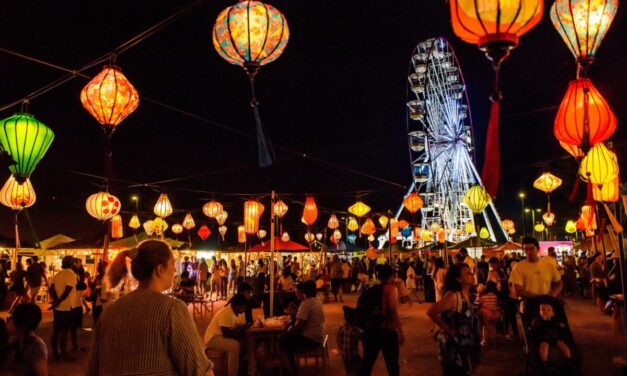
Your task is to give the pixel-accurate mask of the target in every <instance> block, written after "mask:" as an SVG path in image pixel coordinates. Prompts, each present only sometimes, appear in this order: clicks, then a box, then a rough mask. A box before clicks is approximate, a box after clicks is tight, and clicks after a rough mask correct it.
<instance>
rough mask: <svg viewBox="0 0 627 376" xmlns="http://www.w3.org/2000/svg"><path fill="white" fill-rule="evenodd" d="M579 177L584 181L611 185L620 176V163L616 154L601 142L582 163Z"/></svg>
mask: <svg viewBox="0 0 627 376" xmlns="http://www.w3.org/2000/svg"><path fill="white" fill-rule="evenodd" d="M579 175H580V176H581V178H582V179H583V180H584V181H588V179H589V180H590V182H592V184H596V185H603V184H605V183H610V182H612V180H614V179H615V178H616V177H617V176H618V162H617V159H616V154H614V153H613V152H611V151H609V150H608V149H607V147H605V145H604V144H603V143H602V142H600V143H598V144H596V145H594V146H593V147H592V148H591V149H590V151H589V152H588V154H586V156H585V157H584V158H583V160H582V161H581V165H580V166H579Z"/></svg>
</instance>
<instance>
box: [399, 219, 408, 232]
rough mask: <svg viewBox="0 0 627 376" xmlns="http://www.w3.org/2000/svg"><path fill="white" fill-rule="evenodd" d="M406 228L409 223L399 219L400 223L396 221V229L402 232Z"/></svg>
mask: <svg viewBox="0 0 627 376" xmlns="http://www.w3.org/2000/svg"><path fill="white" fill-rule="evenodd" d="M407 227H409V222H407V221H406V220H404V219H401V220H400V221H398V228H399V229H401V230H402V229H404V228H407Z"/></svg>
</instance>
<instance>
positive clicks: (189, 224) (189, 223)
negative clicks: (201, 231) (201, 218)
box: [183, 213, 196, 230]
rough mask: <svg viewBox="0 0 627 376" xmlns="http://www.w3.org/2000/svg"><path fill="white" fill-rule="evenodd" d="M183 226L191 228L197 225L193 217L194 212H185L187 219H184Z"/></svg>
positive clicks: (187, 228)
mask: <svg viewBox="0 0 627 376" xmlns="http://www.w3.org/2000/svg"><path fill="white" fill-rule="evenodd" d="M183 227H185V229H186V230H191V229H193V228H194V227H196V222H194V217H192V213H187V214H185V219H183Z"/></svg>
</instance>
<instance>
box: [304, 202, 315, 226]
mask: <svg viewBox="0 0 627 376" xmlns="http://www.w3.org/2000/svg"><path fill="white" fill-rule="evenodd" d="M317 218H318V207H317V206H316V201H315V200H314V198H313V196H307V199H305V207H304V209H303V220H304V222H305V223H306V224H307V225H308V226H311V225H313V224H314V223H315V222H316V219H317Z"/></svg>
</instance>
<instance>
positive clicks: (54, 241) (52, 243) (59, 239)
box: [39, 234, 76, 250]
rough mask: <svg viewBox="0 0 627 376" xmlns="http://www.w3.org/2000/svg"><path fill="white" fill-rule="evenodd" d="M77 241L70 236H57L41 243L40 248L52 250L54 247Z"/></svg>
mask: <svg viewBox="0 0 627 376" xmlns="http://www.w3.org/2000/svg"><path fill="white" fill-rule="evenodd" d="M75 240H76V239H73V238H70V237H69V236H67V235H64V234H56V235H53V236H51V237H49V238H47V239H44V240H42V241H40V242H39V247H40V248H41V249H44V250H46V249H51V248H52V247H56V246H58V245H61V244H67V243H71V242H73V241H75Z"/></svg>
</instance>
